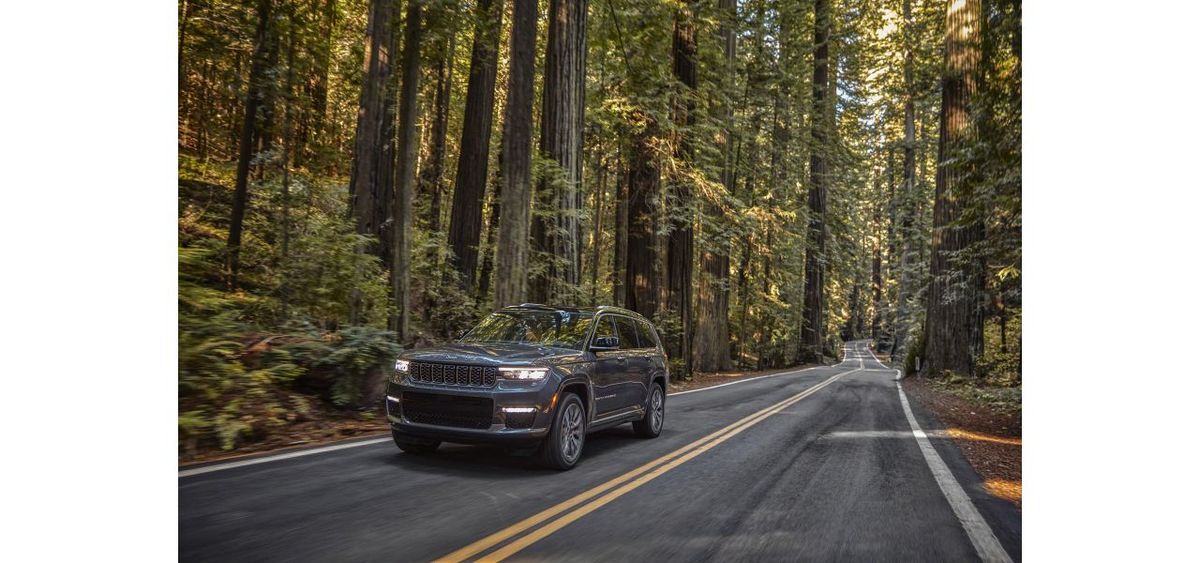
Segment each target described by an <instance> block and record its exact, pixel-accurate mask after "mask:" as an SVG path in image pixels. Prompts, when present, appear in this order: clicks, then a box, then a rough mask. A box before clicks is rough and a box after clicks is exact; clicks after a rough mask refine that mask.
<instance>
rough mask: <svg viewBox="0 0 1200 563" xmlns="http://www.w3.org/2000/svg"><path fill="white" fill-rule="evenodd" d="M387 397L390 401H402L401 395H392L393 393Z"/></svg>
mask: <svg viewBox="0 0 1200 563" xmlns="http://www.w3.org/2000/svg"><path fill="white" fill-rule="evenodd" d="M387 399H388V400H389V401H391V402H393V403H399V402H400V398H399V397H393V396H391V395H388V396H387Z"/></svg>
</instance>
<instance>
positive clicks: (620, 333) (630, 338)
mask: <svg viewBox="0 0 1200 563" xmlns="http://www.w3.org/2000/svg"><path fill="white" fill-rule="evenodd" d="M613 320H615V321H617V337H618V338H620V339H621V349H622V350H633V349H636V348H640V347H641V345H640V344H638V336H637V325H636V324H635V323H634V320H633V319H631V318H629V317H613Z"/></svg>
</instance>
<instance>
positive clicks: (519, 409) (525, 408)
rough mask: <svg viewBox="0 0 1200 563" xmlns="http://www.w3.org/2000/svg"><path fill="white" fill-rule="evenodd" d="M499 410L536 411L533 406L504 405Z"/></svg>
mask: <svg viewBox="0 0 1200 563" xmlns="http://www.w3.org/2000/svg"><path fill="white" fill-rule="evenodd" d="M501 410H503V411H504V412H537V409H535V408H533V407H504V408H503V409H501Z"/></svg>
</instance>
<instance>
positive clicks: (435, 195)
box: [421, 21, 458, 233]
mask: <svg viewBox="0 0 1200 563" xmlns="http://www.w3.org/2000/svg"><path fill="white" fill-rule="evenodd" d="M446 35H448V36H449V37H448V38H446V40H445V41H444V43H442V45H441V47H442V49H443V52H441V53H439V54H438V59H437V70H436V72H435V75H436V76H437V82H436V83H435V85H434V102H433V107H434V110H433V131H432V134H431V136H430V141H429V142H430V149H429V158H427V159H426V160H425V161H424V164H423V169H422V170H421V191H422V195H423V196H425V197H428V198H429V221H428V223H427V225H425V226H426V227H427V228H428V229H429V230H430V231H431V232H435V233H436V232H439V231H441V230H442V182H443V177H444V176H445V175H446V173H445V169H446V136H447V131H448V129H449V123H450V93H451V90H450V86H451V85H452V84H453V83H454V54H455V50H456V47H457V40H458V33H456V32H455V30H454V29H453V21H452V22H451V26H450V29H449V30H448V33H446Z"/></svg>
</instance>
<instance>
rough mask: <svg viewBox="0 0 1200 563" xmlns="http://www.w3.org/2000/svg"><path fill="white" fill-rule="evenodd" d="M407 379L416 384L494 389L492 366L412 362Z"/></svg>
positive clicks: (494, 376)
mask: <svg viewBox="0 0 1200 563" xmlns="http://www.w3.org/2000/svg"><path fill="white" fill-rule="evenodd" d="M408 378H409V379H410V380H412V381H416V382H418V383H433V384H435V385H455V386H458V387H495V386H496V368H495V367H492V366H465V365H458V364H435V363H429V362H413V363H412V366H411V367H410V368H409V372H408Z"/></svg>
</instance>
